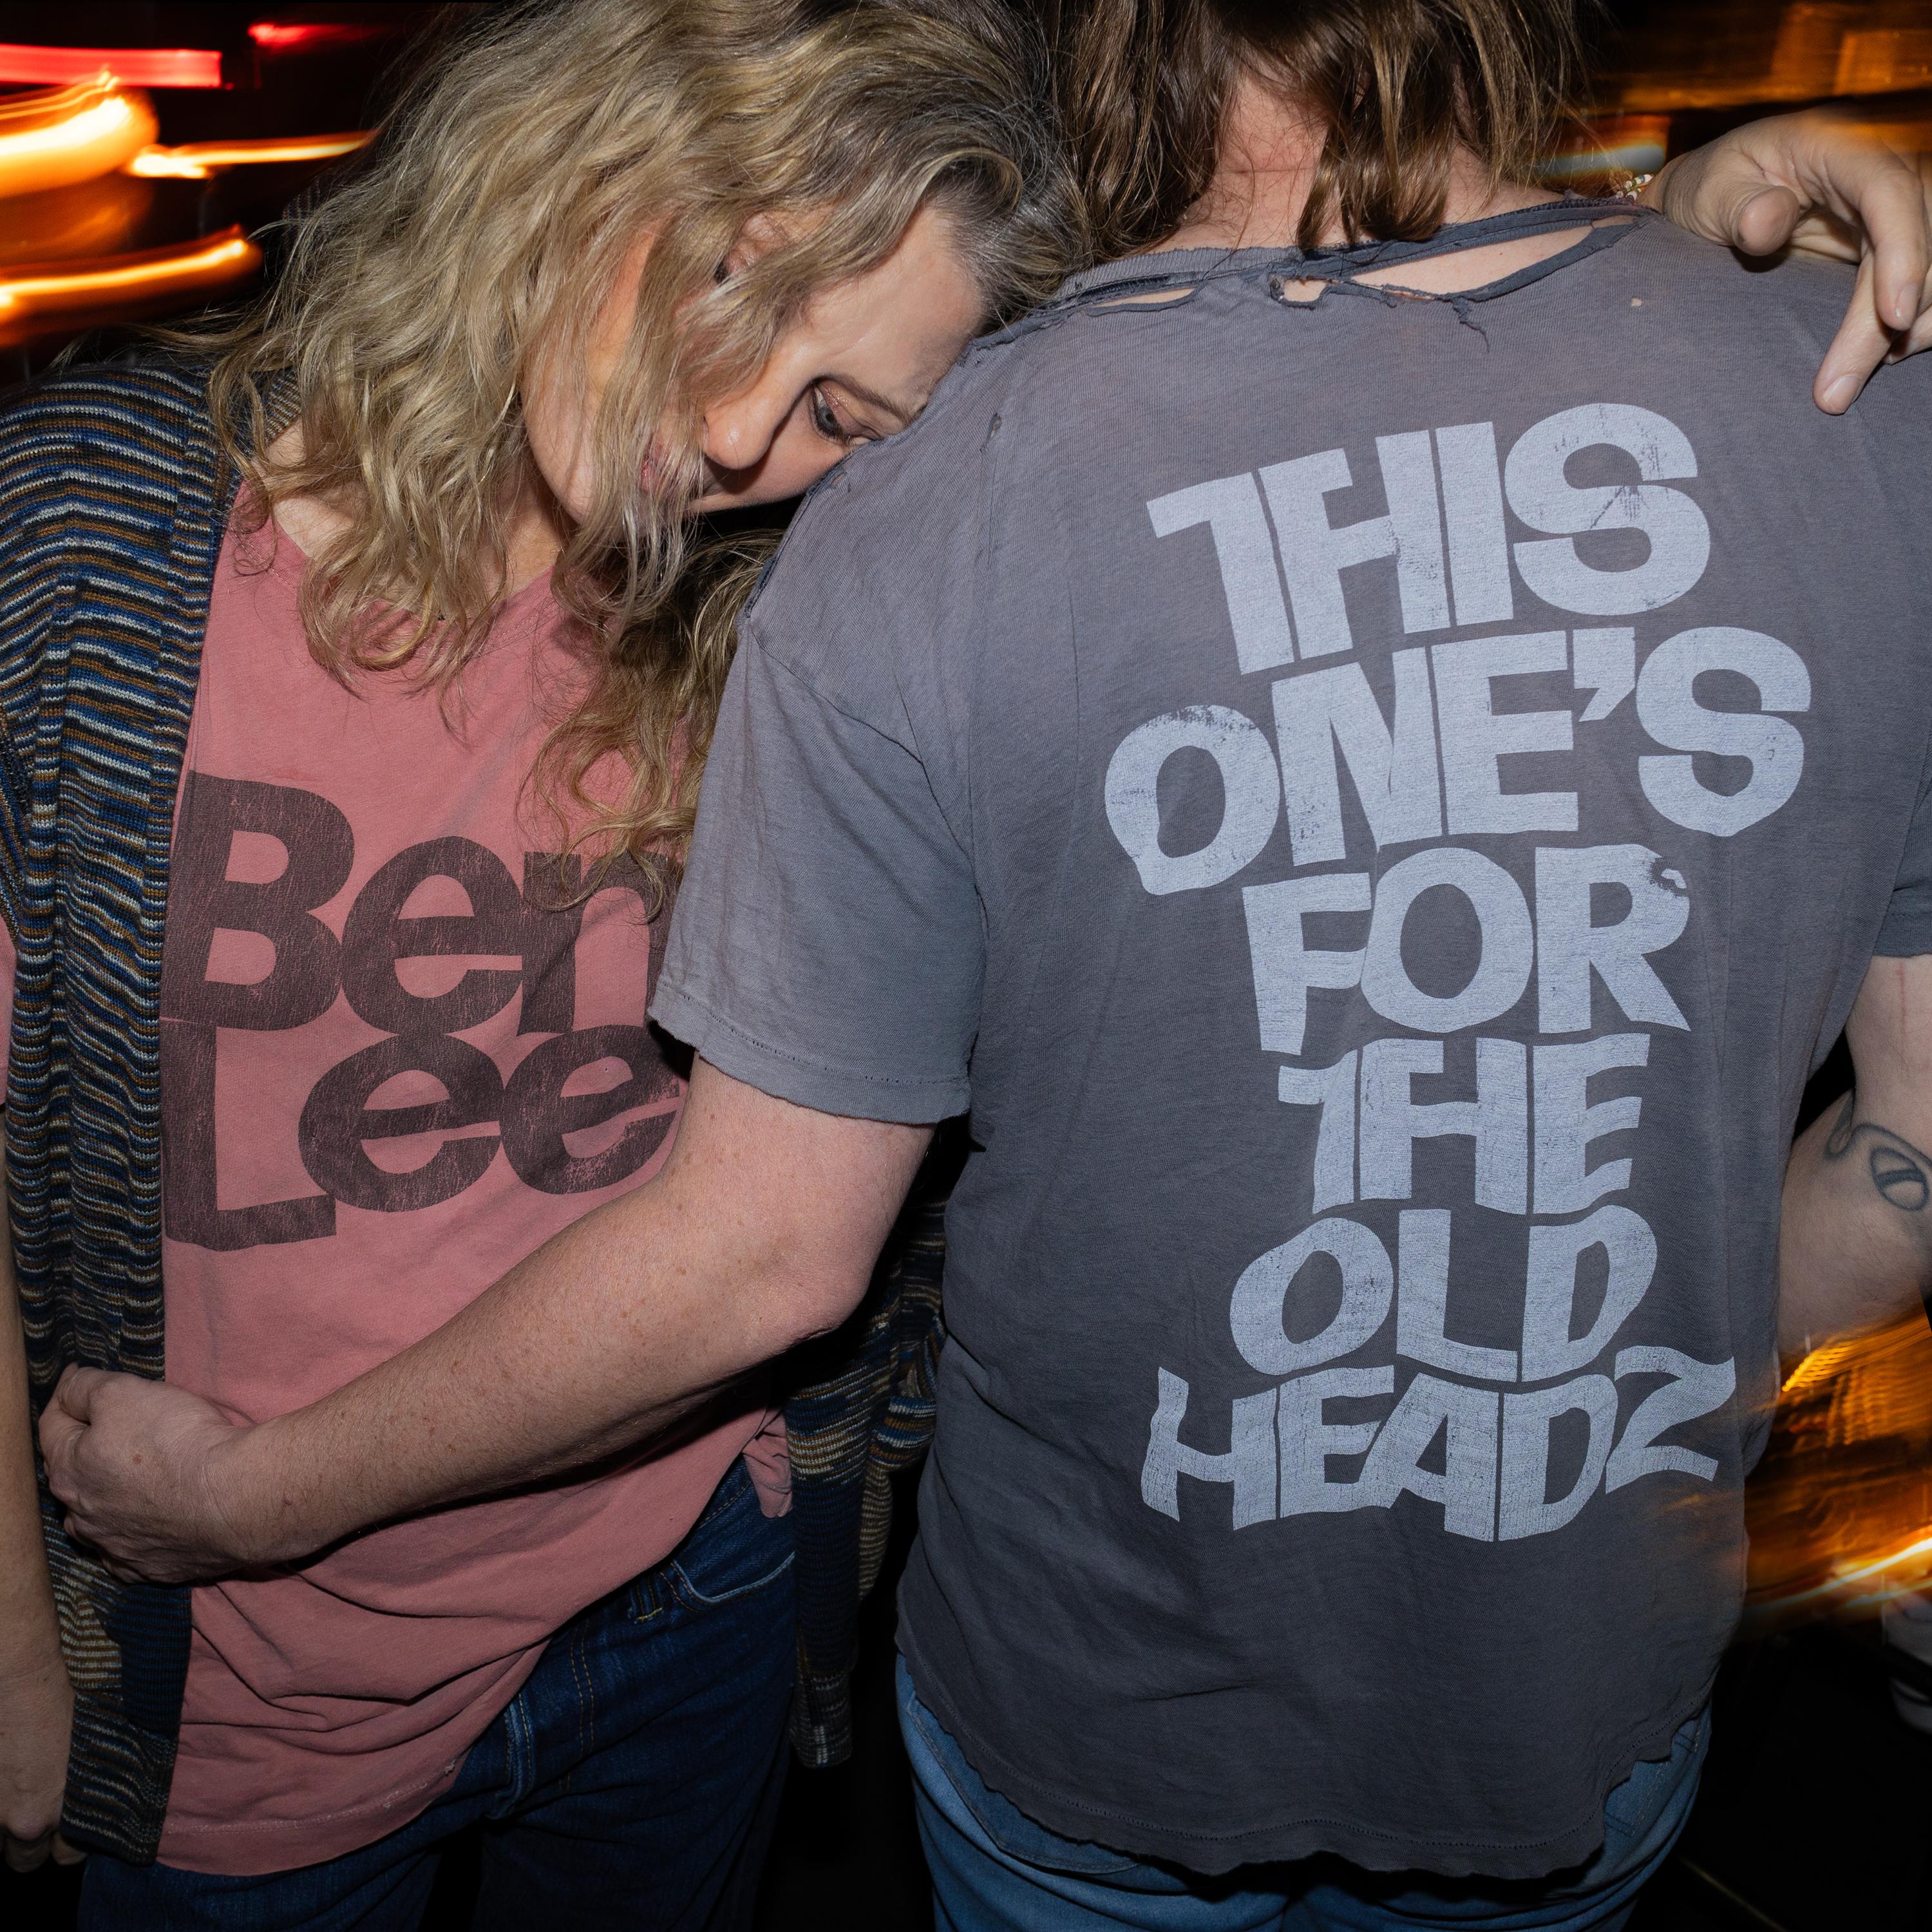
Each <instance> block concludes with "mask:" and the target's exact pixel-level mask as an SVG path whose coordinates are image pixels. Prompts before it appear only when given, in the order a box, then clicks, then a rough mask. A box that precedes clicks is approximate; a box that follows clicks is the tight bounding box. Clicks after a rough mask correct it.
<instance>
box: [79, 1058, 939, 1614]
mask: <svg viewBox="0 0 1932 1932" xmlns="http://www.w3.org/2000/svg"><path fill="white" fill-rule="evenodd" d="M931 1137H932V1130H931V1129H930V1128H929V1127H898V1126H893V1125H889V1124H883V1123H880V1122H878V1121H856V1120H846V1119H841V1118H835V1117H834V1116H832V1115H826V1114H819V1113H814V1112H811V1110H809V1109H806V1108H803V1107H796V1106H791V1105H790V1104H789V1103H787V1102H785V1101H783V1100H773V1099H772V1098H771V1097H769V1096H768V1095H766V1094H761V1093H760V1092H758V1091H757V1090H756V1089H755V1088H751V1087H748V1086H745V1085H742V1083H740V1082H738V1081H736V1080H733V1079H730V1078H729V1077H728V1076H726V1075H724V1074H722V1073H718V1071H717V1070H716V1069H715V1068H714V1067H710V1066H709V1065H708V1064H706V1063H705V1062H704V1061H699V1062H698V1064H697V1069H696V1070H695V1072H694V1075H693V1077H692V1081H691V1094H690V1097H689V1100H688V1102H687V1103H686V1106H685V1112H684V1117H683V1119H682V1122H681V1123H680V1124H679V1130H678V1138H677V1143H676V1148H674V1149H673V1153H672V1154H671V1157H670V1160H668V1161H667V1163H665V1166H664V1171H663V1172H662V1173H661V1174H660V1175H658V1177H657V1178H655V1180H654V1181H651V1182H650V1183H649V1184H647V1185H646V1186H644V1187H640V1188H638V1189H637V1190H635V1191H634V1193H631V1194H628V1195H627V1196H624V1197H623V1198H622V1199H620V1200H618V1201H615V1202H610V1203H609V1204H608V1205H606V1206H604V1207H603V1208H598V1210H596V1211H595V1212H594V1213H592V1214H587V1215H586V1216H585V1217H583V1220H580V1221H579V1222H577V1223H575V1224H574V1225H573V1226H571V1227H569V1228H568V1229H565V1230H564V1232H562V1234H560V1235H557V1236H556V1237H555V1238H553V1240H551V1241H548V1242H547V1243H546V1244H544V1247H541V1248H540V1249H538V1250H537V1252H536V1253H535V1254H533V1255H532V1256H530V1257H529V1259H527V1260H526V1261H525V1262H523V1263H521V1264H520V1265H519V1266H518V1267H517V1268H514V1269H512V1270H511V1272H510V1273H509V1274H507V1275H505V1277H503V1279H502V1280H501V1281H499V1283H496V1286H494V1287H493V1288H492V1289H490V1290H488V1292H486V1293H485V1294H484V1295H481V1296H480V1297H479V1298H478V1299H477V1300H476V1301H474V1302H472V1304H470V1305H469V1307H467V1308H466V1309H465V1310H463V1313H461V1314H460V1315H458V1316H456V1317H455V1318H454V1319H452V1320H451V1321H450V1322H447V1323H446V1324H445V1325H444V1326H443V1328H440V1329H438V1330H437V1331H436V1332H435V1333H434V1334H431V1335H430V1336H428V1337H425V1339H424V1340H422V1341H421V1342H419V1343H416V1346H414V1347H413V1348H410V1349H405V1350H404V1352H402V1353H401V1355H397V1356H395V1357H394V1358H392V1359H391V1360H390V1361H387V1362H385V1363H384V1364H382V1365H381V1366H380V1367H378V1368H376V1369H373V1370H370V1371H369V1372H368V1373H367V1374H366V1375H363V1376H359V1377H358V1378H357V1379H356V1380H355V1381H354V1382H350V1383H349V1384H348V1385H347V1386H345V1387H344V1388H341V1389H339V1390H338V1391H336V1392H335V1394H333V1395H331V1396H328V1397H324V1398H323V1400H321V1401H320V1402H317V1403H312V1404H311V1406H309V1407H308V1408H307V1409H299V1410H296V1412H293V1414H290V1415H285V1416H281V1417H278V1418H275V1420H274V1421H271V1422H267V1423H264V1424H261V1425H260V1426H259V1427H254V1428H246V1427H233V1426H231V1425H229V1424H227V1423H226V1422H225V1421H223V1419H222V1418H221V1417H220V1415H219V1413H218V1412H216V1411H215V1410H214V1409H212V1408H211V1406H209V1405H208V1404H206V1403H202V1402H201V1401H200V1400H199V1399H198V1398H197V1397H193V1396H190V1395H188V1394H186V1393H185V1392H184V1391H180V1390H175V1389H169V1388H166V1387H165V1385H160V1384H157V1383H153V1382H140V1381H137V1380H135V1379H133V1378H130V1377H127V1376H104V1375H100V1374H98V1373H89V1372H86V1371H83V1372H78V1373H76V1372H70V1373H69V1375H68V1378H67V1379H65V1381H64V1382H62V1385H61V1389H60V1391H59V1392H58V1394H57V1396H56V1398H55V1403H53V1404H52V1405H50V1406H49V1409H48V1411H47V1413H46V1416H45V1417H44V1418H43V1420H42V1423H41V1442H42V1445H43V1449H44V1451H45V1452H46V1457H47V1463H48V1469H49V1475H50V1477H51V1479H52V1483H53V1486H54V1490H55V1494H56V1495H57V1496H59V1498H60V1499H61V1500H62V1502H65V1504H66V1505H67V1506H68V1512H69V1520H70V1522H71V1524H72V1525H73V1526H74V1529H75V1531H76V1532H77V1534H78V1535H81V1536H83V1538H86V1540H87V1541H89V1542H90V1543H92V1544H95V1545H96V1546H97V1547H99V1548H101V1549H102V1550H104V1551H106V1552H107V1553H108V1554H109V1555H110V1556H111V1557H113V1559H115V1561H116V1562H117V1563H118V1565H121V1566H122V1567H123V1568H126V1569H127V1570H130V1571H133V1572H135V1573H136V1574H140V1575H142V1576H145V1577H149V1578H151V1579H152V1580H155V1581H157V1582H171V1581H179V1580H182V1579H184V1578H186V1577H191V1576H202V1575H208V1574H218V1573H220V1571H226V1570H233V1569H235V1568H239V1567H242V1566H245V1565H253V1564H261V1563H275V1562H290V1561H293V1560H294V1559H296V1558H299V1557H301V1556H306V1555H308V1553H311V1551H313V1550H317V1549H319V1548H320V1547H322V1546H323V1545H324V1544H328V1543H331V1542H333V1541H336V1540H337V1539H338V1538H341V1537H344V1536H346V1535H351V1534H353V1532H356V1531H357V1530H359V1529H365V1528H367V1527H368V1526H370V1525H371V1524H373V1523H379V1522H382V1521H384V1520H387V1519H389V1518H390V1517H395V1516H398V1515H401V1514H405V1513H407V1512H409V1511H416V1510H422V1509H428V1508H434V1507H436V1506H437V1505H441V1504H446V1503H450V1502H455V1501H457V1500H458V1499H460V1498H463V1497H465V1496H476V1495H479V1494H481V1493H486V1492H487V1491H490V1490H497V1489H501V1488H503V1487H507V1486H508V1485H510V1484H515V1483H518V1482H523V1481H529V1480H530V1479H532V1478H537V1477H541V1476H544V1475H553V1474H555V1473H556V1472H559V1471H562V1470H565V1469H573V1468H576V1467H578V1466H581V1465H583V1464H584V1463H589V1462H592V1461H594V1460H597V1459H598V1458H599V1457H603V1456H606V1455H609V1454H613V1452H615V1451H619V1450H622V1449H625V1448H631V1447H632V1446H634V1445H637V1444H638V1443H640V1442H646V1441H648V1440H649V1439H652V1438H654V1437H655V1436H658V1435H661V1433H663V1432H664V1430H667V1429H668V1428H670V1427H671V1426H672V1425H673V1424H675V1423H676V1422H677V1421H679V1420H680V1419H681V1418H683V1417H684V1416H685V1415H688V1414H689V1413H690V1412H691V1410H693V1409H695V1408H696V1407H697V1406H699V1405H700V1403H703V1401H704V1400H706V1398H707V1397H709V1396H711V1395H712V1394H715V1393H716V1392H717V1391H719V1390H721V1389H722V1388H726V1387H727V1386H728V1385H730V1383H731V1382H733V1380H734V1379H736V1377H738V1376H742V1375H743V1374H744V1373H745V1372H746V1371H747V1370H750V1369H751V1368H753V1367H756V1366H757V1364H759V1363H760V1362H763V1361H768V1360H769V1359H770V1358H772V1357H773V1356H775V1355H780V1354H782V1353H783V1352H784V1350H786V1349H788V1348H790V1347H792V1346H793V1345H795V1344H796V1343H799V1342H800V1341H802V1340H805V1339H806V1338H807V1337H810V1336H812V1335H816V1334H824V1333H826V1332H827V1331H829V1330H831V1329H832V1328H835V1327H837V1326H838V1324H839V1322H841V1321H843V1320H844V1318H845V1317H846V1316H847V1315H848V1314H849V1313H850V1312H851V1311H852V1310H853V1308H855V1307H856V1306H857V1305H858V1303H859V1299H860V1298H861V1297H862V1295H863V1294H864V1292H865V1284H866V1282H867V1280H868V1278H869V1277H870V1274H871V1268H872V1264H873V1262H874V1260H875V1259H877V1255H878V1252H879V1250H880V1247H882V1246H883V1244H884V1241H885V1238H886V1235H887V1233H888V1232H889V1231H890V1229H891V1227H892V1219H893V1217H894V1215H895V1214H896V1213H897V1211H898V1206H899V1204H900V1202H901V1200H902V1199H904V1195H905V1192H906V1190H907V1187H909V1186H910V1183H911V1181H912V1178H913V1174H914V1172H916V1169H917V1167H918V1165H919V1157H920V1156H921V1155H922V1154H923V1152H924V1151H925V1148H926V1142H928V1141H929V1139H931Z"/></svg>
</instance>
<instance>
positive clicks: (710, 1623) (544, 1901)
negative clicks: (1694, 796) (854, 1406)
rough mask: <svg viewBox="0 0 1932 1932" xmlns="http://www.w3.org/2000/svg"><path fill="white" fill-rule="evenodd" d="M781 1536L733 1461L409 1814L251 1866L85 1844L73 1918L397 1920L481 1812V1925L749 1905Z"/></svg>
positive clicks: (221, 1929) (678, 1923)
mask: <svg viewBox="0 0 1932 1932" xmlns="http://www.w3.org/2000/svg"><path fill="white" fill-rule="evenodd" d="M791 1563H792V1535H791V1520H790V1517H778V1518H776V1519H768V1518H766V1517H765V1516H764V1515H763V1514H762V1513H761V1512H760V1510H759V1508H758V1502H757V1496H756V1494H755V1493H754V1491H753V1490H752V1488H751V1481H750V1479H749V1478H748V1477H747V1476H746V1475H745V1466H744V1464H743V1463H742V1462H740V1463H733V1465H732V1466H731V1472H730V1475H727V1477H726V1478H724V1481H723V1482H721V1484H719V1485H718V1490H717V1492H716V1493H715V1495H714V1496H712V1499H711V1501H710V1502H709V1504H708V1505H706V1508H705V1511H704V1514H703V1516H702V1517H700V1518H699V1520H698V1521H697V1525H696V1526H695V1527H694V1529H692V1530H691V1533H690V1535H688V1536H687V1537H686V1538H685V1540H684V1541H683V1542H682V1544H680V1545H679V1547H678V1548H677V1549H676V1550H674V1551H673V1552H672V1553H671V1555H670V1556H669V1557H668V1558H667V1559H665V1560H664V1562H662V1563H661V1564H659V1565H658V1566H657V1567H656V1568H655V1569H652V1570H649V1571H646V1572H645V1573H644V1574H643V1575H642V1576H641V1577H638V1578H637V1580H635V1582H634V1583H630V1584H628V1585H627V1586H625V1588H624V1589H621V1590H619V1591H616V1592H613V1594H612V1595H610V1596H608V1597H606V1598H604V1600H603V1601H601V1603H597V1604H592V1605H591V1607H589V1609H588V1610H585V1611H583V1613H581V1614H580V1615H579V1616H577V1617H575V1618H574V1619H572V1620H571V1622H569V1623H568V1624H566V1625H565V1626H564V1628H562V1630H560V1631H558V1633H557V1634H556V1636H555V1637H553V1639H552V1640H551V1641H550V1647H549V1648H548V1649H547V1650H546V1651H545V1652H544V1655H543V1657H542V1658H541V1661H539V1662H538V1665H537V1667H536V1669H535V1671H533V1672H532V1673H531V1676H530V1678H529V1682H527V1683H526V1684H525V1685H524V1686H523V1689H522V1691H520V1693H519V1694H517V1697H515V1698H514V1699H513V1700H511V1703H510V1704H509V1706H508V1708H507V1709H505V1710H504V1712H502V1715H499V1717H498V1718H497V1719H496V1721H495V1722H494V1723H493V1724H491V1725H490V1728H489V1729H488V1730H487V1731H485V1732H484V1733H483V1735H482V1736H481V1738H479V1739H478V1740H477V1742H476V1743H475V1745H473V1746H472V1748H471V1749H470V1751H469V1754H468V1756H467V1757H465V1758H464V1760H463V1767H462V1769H461V1770H460V1772H458V1774H457V1778H456V1782H455V1784H454V1785H453V1786H452V1787H451V1788H450V1790H449V1791H448V1792H447V1793H446V1794H445V1795H444V1796H443V1797H441V1798H440V1799H437V1801H436V1802H435V1803H434V1804H433V1805H431V1806H430V1808H429V1809H428V1811H425V1812H424V1813H423V1814H422V1816H421V1817H418V1818H416V1819H414V1820H412V1821H411V1822H410V1823H409V1824H407V1825H404V1826H401V1828H400V1829H398V1830H396V1831H394V1832H391V1833H389V1835H388V1836H387V1837H386V1838H379V1839H378V1840H377V1841H376V1842H375V1843H374V1844H372V1845H365V1846H363V1847H362V1849H361V1850H359V1851H354V1852H347V1853H345V1854H344V1855H343V1856H342V1857H341V1858H330V1859H328V1860H326V1861H324V1862H323V1863H322V1864H314V1865H306V1866H304V1867H302V1868H300V1869H299V1870H294V1871H287V1872H277V1873H272V1874H269V1875H268V1876H262V1877H257V1878H223V1877H217V1876H211V1875H209V1874H208V1873H200V1872H191V1871H183V1870H178V1869H177V1868H175V1867H171V1866H167V1865H160V1864H154V1865H130V1864H123V1863H121V1861H119V1860H118V1859H115V1858H107V1857H104V1856H103V1855H100V1854H98V1853H97V1854H96V1855H95V1856H94V1857H93V1858H90V1859H89V1861H88V1862H87V1871H86V1881H85V1882H84V1884H83V1889H82V1896H81V1907H80V1926H81V1928H82V1932H127V1928H130V1927H139V1928H140V1932H175V1928H180V1932H189V1928H193V1932H284V1928H285V1927H286V1928H291V1932H292V1929H293V1928H294V1927H303V1928H305V1932H308V1928H314V1932H349V1928H350V1927H354V1928H356V1932H409V1928H411V1927H414V1926H416V1924H418V1922H419V1921H420V1919H421V1918H422V1912H423V1908H424V1906H425V1903H427V1901H428V1897H429V1893H430V1887H431V1883H432V1882H434V1878H435V1876H436V1867H437V1856H438V1853H439V1852H440V1849H441V1847H442V1846H443V1844H444V1843H446V1841H448V1840H449V1838H451V1837H452V1836H453V1835H455V1833H457V1832H460V1831H461V1830H462V1829H463V1828H464V1827H465V1826H470V1825H475V1824H479V1823H480V1824H481V1826H483V1827H484V1832H483V1848H482V1888H481V1894H480V1896H479V1898H478V1904H477V1909H476V1917H475V1924H476V1925H477V1926H478V1927H482V1928H490V1929H491V1932H497V1929H498V1928H500V1932H527V1928H529V1927H533V1926H542V1925H558V1926H568V1927H571V1932H596V1928H601V1927H610V1928H612V1932H616V1928H619V1927H622V1932H672V1928H676V1932H698V1928H700V1927H703V1928H705V1932H714V1928H721V1927H739V1926H742V1925H744V1924H748V1922H749V1919H750V1915H751V1899H752V1894H753V1893H754V1891H755V1889H756V1887H757V1872H758V1867H759V1865H760V1863H761V1862H762V1861H763V1855H764V1852H765V1849H766V1844H767V1843H768V1842H769V1837H770V1832H771V1828H772V1822H773V1819H774V1817H775V1813H776V1810H777V1805H778V1791H779V1789H780V1787H781V1784H782V1783H783V1781H784V1767H785V1753H786V1726H787V1719H788V1716H789V1713H790V1702H791V1683H792V1667H793V1619H792V1577H791Z"/></svg>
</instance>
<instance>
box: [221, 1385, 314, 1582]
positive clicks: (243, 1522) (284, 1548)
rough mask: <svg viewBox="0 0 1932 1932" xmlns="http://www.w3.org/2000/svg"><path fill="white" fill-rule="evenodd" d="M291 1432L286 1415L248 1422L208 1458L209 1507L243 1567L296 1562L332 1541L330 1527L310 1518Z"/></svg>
mask: <svg viewBox="0 0 1932 1932" xmlns="http://www.w3.org/2000/svg"><path fill="white" fill-rule="evenodd" d="M292 1448H293V1445H292V1443H291V1442H290V1430H289V1428H288V1427H287V1419H286V1418H282V1417H276V1418H273V1419H272V1420H271V1421H267V1422H260V1423H254V1424H246V1425H244V1426H242V1427H239V1428H237V1429H236V1430H233V1433H231V1434H230V1435H229V1436H228V1437H227V1438H226V1440H225V1441H224V1442H223V1443H222V1444H221V1445H220V1448H218V1449H217V1450H216V1451H214V1453H213V1454H211V1455H210V1457H208V1466H207V1472H206V1480H207V1483H208V1508H209V1511H210V1513H211V1514H212V1516H213V1517H214V1520H215V1521H216V1523H217V1524H218V1525H219V1526H220V1539H221V1541H222V1544H223V1552H224V1553H225V1554H226V1555H227V1556H229V1557H231V1558H233V1560H234V1561H235V1562H236V1564H237V1565H240V1566H242V1567H244V1568H256V1567H258V1566H262V1565H273V1564H281V1563H293V1562H298V1561H299V1560H300V1559H302V1558H303V1557H305V1556H310V1555H312V1554H313V1553H314V1552H315V1551H316V1550H318V1549H320V1547H321V1546H322V1545H323V1544H325V1543H326V1542H328V1541H329V1540H330V1532H329V1529H328V1527H327V1526H326V1525H317V1524H314V1523H310V1522H308V1521H307V1520H305V1510H304V1503H305V1498H304V1496H303V1495H302V1490H301V1486H300V1485H299V1484H297V1483H296V1481H295V1480H294V1477H295V1472H296V1468H297V1466H298V1465H297V1462H296V1458H295V1457H294V1456H293V1454H291V1453H290V1452H291V1450H292Z"/></svg>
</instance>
